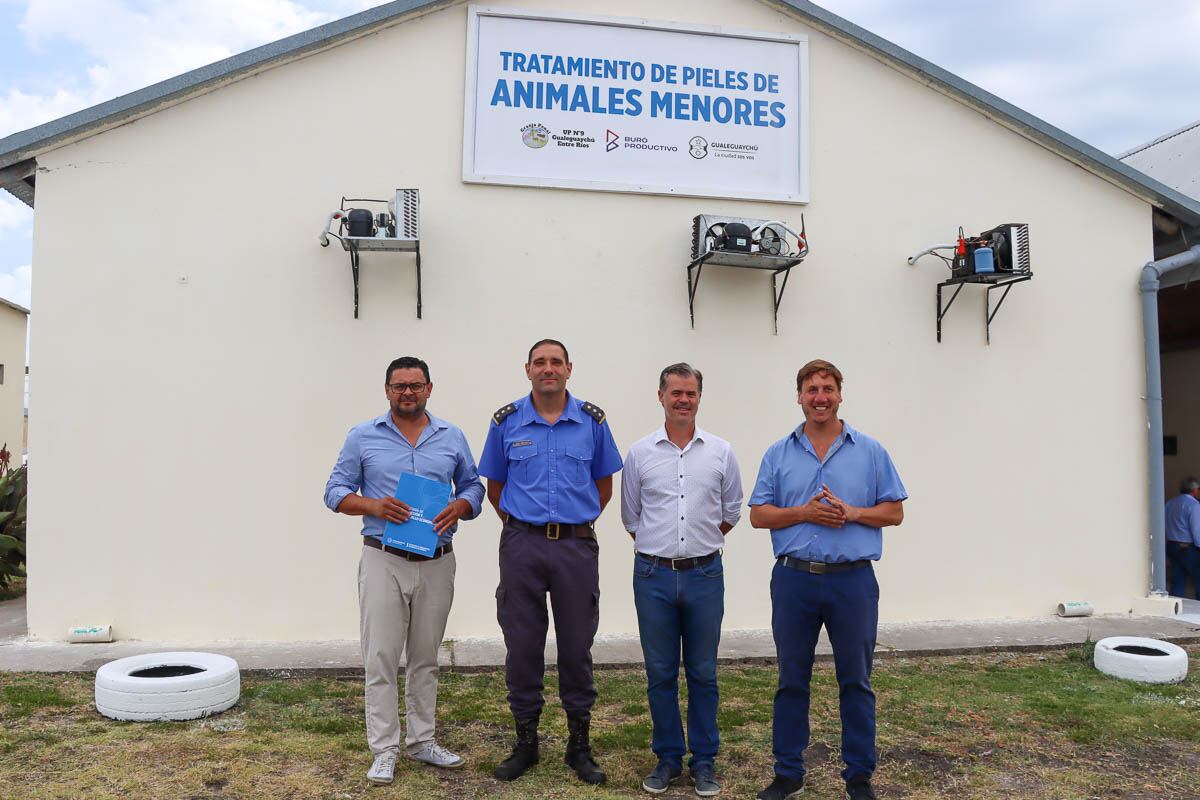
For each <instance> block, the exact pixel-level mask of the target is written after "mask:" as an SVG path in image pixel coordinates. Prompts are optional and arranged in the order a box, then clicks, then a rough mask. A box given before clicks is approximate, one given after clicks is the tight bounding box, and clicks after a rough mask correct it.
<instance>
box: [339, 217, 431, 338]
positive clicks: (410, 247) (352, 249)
mask: <svg viewBox="0 0 1200 800" xmlns="http://www.w3.org/2000/svg"><path fill="white" fill-rule="evenodd" d="M331 235H332V234H331ZM338 238H340V239H341V242H342V249H343V250H346V251H347V252H348V253H350V275H351V277H352V278H353V279H354V318H355V319H358V279H359V258H360V255H359V254H360V253H361V252H363V251H375V252H378V251H385V250H386V251H393V252H412V253H415V254H416V256H417V319H420V318H421V242H420V240H419V239H380V238H377V237H373V236H341V237H338Z"/></svg>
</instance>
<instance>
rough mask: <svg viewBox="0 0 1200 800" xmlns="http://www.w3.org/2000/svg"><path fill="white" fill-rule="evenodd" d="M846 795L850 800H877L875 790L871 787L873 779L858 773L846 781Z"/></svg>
mask: <svg viewBox="0 0 1200 800" xmlns="http://www.w3.org/2000/svg"><path fill="white" fill-rule="evenodd" d="M846 797H848V798H850V800H876V797H875V790H874V789H872V788H871V779H870V778H868V777H866V776H865V775H857V776H855V777H854V778H851V779H850V780H848V781H846Z"/></svg>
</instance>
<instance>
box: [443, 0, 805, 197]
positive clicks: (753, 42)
mask: <svg viewBox="0 0 1200 800" xmlns="http://www.w3.org/2000/svg"><path fill="white" fill-rule="evenodd" d="M465 110H466V113H465V130H464V136H463V180H464V181H467V182H471V183H499V184H510V185H518V186H558V187H565V188H574V189H598V190H607V191H619V192H649V193H654V194H677V195H688V196H695V197H728V198H743V199H753V200H776V201H784V202H794V203H804V202H808V40H807V38H805V37H803V36H793V35H786V34H767V33H749V32H744V31H735V30H726V29H723V28H711V27H709V28H700V27H694V26H685V25H677V24H674V23H666V22H649V21H646V20H629V19H609V18H595V17H579V16H568V15H555V16H553V17H550V16H546V15H545V14H541V13H531V12H525V11H514V10H506V9H503V10H502V9H493V8H486V7H481V6H472V7H471V8H470V9H469V14H468V27H467V90H466V109H465Z"/></svg>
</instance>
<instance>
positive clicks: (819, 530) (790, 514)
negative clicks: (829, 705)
mask: <svg viewBox="0 0 1200 800" xmlns="http://www.w3.org/2000/svg"><path fill="white" fill-rule="evenodd" d="M796 390H797V402H798V403H799V404H800V408H801V409H802V410H803V412H804V422H803V423H802V424H801V425H800V427H798V428H796V430H794V431H793V432H792V433H790V434H788V435H787V436H786V437H785V438H783V439H781V440H780V441H778V442H776V443H775V444H773V445H771V447H770V448H768V449H767V452H766V454H764V455H763V459H762V466H761V467H760V468H759V471H758V480H757V482H755V484H754V492H753V494H751V495H750V525H751V526H753V527H755V528H769V529H770V530H771V543H772V545H773V546H774V549H775V558H776V563H775V568H774V571H773V572H772V574H771V631H772V633H773V634H774V636H775V650H776V654H777V656H778V662H779V688H778V689H777V690H776V692H775V718H774V725H773V727H774V750H775V780H774V781H773V782H772V783H771V785H770V786H768V787H767V788H766V789H764V790H763V791H761V792H759V794H758V797H759V800H785V798H790V797H796V796H798V795H799V794H800V792H801V791H802V789H803V787H804V749H805V748H806V747H808V734H809V729H808V701H809V682H810V680H811V678H812V668H813V655H814V652H815V649H816V645H817V636H818V634H819V633H820V632H821V625H822V624H823V625H824V626H825V629H826V630H827V631H828V633H829V642H830V644H831V645H833V661H834V666H835V668H836V672H837V680H838V688H839V698H840V701H841V716H842V759H843V760H844V761H845V762H846V769H845V770H843V771H842V777H843V778H844V779H845V781H846V795H847V797H849V798H850V800H874V798H875V791H874V789H872V788H871V775H872V774H873V773H874V771H875V760H876V756H875V694H874V692H872V691H871V661H872V658H873V655H874V652H875V636H876V629H877V627H878V622H879V583H878V582H876V580H875V572H874V570H873V568H872V567H871V562H872V561H875V560H878V558H879V556H880V554H881V552H882V550H883V534H882V531H881V529H882V528H883V527H885V526H888V525H899V524H900V523H901V521H902V520H903V519H904V506H903V502H904V500H906V499H908V493H907V492H906V491H905V489H904V484H903V483H901V482H900V476H899V475H898V474H897V473H896V468H895V466H893V464H892V459H891V458H890V457H889V456H888V454H887V451H886V450H884V449H883V445H881V444H880V443H879V442H877V441H875V440H874V439H872V438H871V437H869V436H867V435H866V434H864V433H860V432H858V431H856V430H854V429H853V428H851V427H850V425H849V423H846V422H843V421H842V420H840V419H838V407H839V406H840V405H841V402H842V373H841V372H840V371H839V370H838V368H837V367H835V366H834V365H833V364H830V363H829V362H828V361H822V360H819V359H818V360H816V361H810V362H808V363H807V364H805V365H804V366H803V367H801V368H800V372H799V373H798V374H797V375H796Z"/></svg>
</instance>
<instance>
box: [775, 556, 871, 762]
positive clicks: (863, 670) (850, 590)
mask: <svg viewBox="0 0 1200 800" xmlns="http://www.w3.org/2000/svg"><path fill="white" fill-rule="evenodd" d="M878 624H879V583H878V582H877V581H876V580H875V571H874V570H873V569H872V568H871V566H870V565H868V566H865V567H861V568H859V569H850V570H845V571H843V572H830V573H826V574H823V575H812V574H809V573H807V572H801V571H800V570H796V569H792V568H790V567H786V566H784V565H783V564H780V563H778V562H776V564H775V569H774V571H773V572H772V573H771V630H772V633H774V635H775V652H776V655H777V656H778V661H779V688H778V690H777V691H776V692H775V720H774V732H773V733H774V749H775V773H776V774H777V775H781V776H783V777H785V778H803V777H804V750H805V748H807V747H808V740H809V727H808V701H809V683H810V682H811V680H812V669H813V656H814V655H815V652H816V647H817V636H818V634H820V632H821V626H822V625H824V626H825V629H826V630H827V631H828V632H829V642H830V644H832V645H833V662H834V667H835V669H836V672H837V682H838V698H839V700H840V705H841V716H842V759H843V760H844V761H845V762H846V769H845V770H843V771H842V777H843V778H845V779H846V780H850V779H851V778H854V777H856V776H859V775H863V776H866V777H868V778H869V777H870V776H871V775H872V773H874V772H875V762H876V755H875V693H874V692H873V691H871V665H872V662H873V658H874V653H875V636H876V631H877V628H878Z"/></svg>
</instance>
